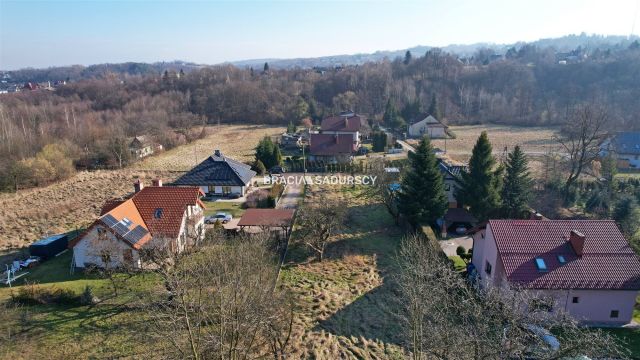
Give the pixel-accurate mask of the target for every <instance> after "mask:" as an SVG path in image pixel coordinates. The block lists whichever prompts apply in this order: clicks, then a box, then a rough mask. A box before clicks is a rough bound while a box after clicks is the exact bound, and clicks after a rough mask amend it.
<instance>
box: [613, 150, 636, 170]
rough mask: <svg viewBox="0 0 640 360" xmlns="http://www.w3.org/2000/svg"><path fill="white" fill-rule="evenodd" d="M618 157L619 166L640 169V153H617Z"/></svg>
mask: <svg viewBox="0 0 640 360" xmlns="http://www.w3.org/2000/svg"><path fill="white" fill-rule="evenodd" d="M616 159H617V160H618V167H619V168H627V169H629V168H631V169H640V155H632V154H616ZM621 165H624V166H621Z"/></svg>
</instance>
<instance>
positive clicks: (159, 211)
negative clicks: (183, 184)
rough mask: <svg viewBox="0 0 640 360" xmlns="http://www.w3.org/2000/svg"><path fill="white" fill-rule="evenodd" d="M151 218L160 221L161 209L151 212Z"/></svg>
mask: <svg viewBox="0 0 640 360" xmlns="http://www.w3.org/2000/svg"><path fill="white" fill-rule="evenodd" d="M153 217H154V218H156V219H160V218H162V208H157V209H156V210H155V211H154V212H153Z"/></svg>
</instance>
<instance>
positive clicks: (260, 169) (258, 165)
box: [253, 160, 267, 175]
mask: <svg viewBox="0 0 640 360" xmlns="http://www.w3.org/2000/svg"><path fill="white" fill-rule="evenodd" d="M253 171H255V172H256V173H258V175H264V174H265V173H266V172H267V168H266V167H265V166H264V164H263V163H262V161H260V160H256V162H255V163H253Z"/></svg>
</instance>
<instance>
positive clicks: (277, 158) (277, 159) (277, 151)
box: [269, 145, 282, 169]
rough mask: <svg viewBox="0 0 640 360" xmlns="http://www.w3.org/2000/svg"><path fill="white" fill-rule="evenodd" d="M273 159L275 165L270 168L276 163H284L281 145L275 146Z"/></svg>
mask: <svg viewBox="0 0 640 360" xmlns="http://www.w3.org/2000/svg"><path fill="white" fill-rule="evenodd" d="M271 160H272V161H273V165H271V166H270V167H269V169H271V167H273V166H276V165H282V152H280V146H278V145H274V146H273V155H272V156H271Z"/></svg>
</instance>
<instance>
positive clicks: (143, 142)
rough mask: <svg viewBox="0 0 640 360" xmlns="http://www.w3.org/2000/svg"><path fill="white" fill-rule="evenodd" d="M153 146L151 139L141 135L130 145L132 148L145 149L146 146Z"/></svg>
mask: <svg viewBox="0 0 640 360" xmlns="http://www.w3.org/2000/svg"><path fill="white" fill-rule="evenodd" d="M149 145H151V139H150V138H149V137H148V136H146V135H140V136H135V137H134V138H133V139H132V140H131V143H130V144H129V147H131V148H143V147H146V146H149Z"/></svg>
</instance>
